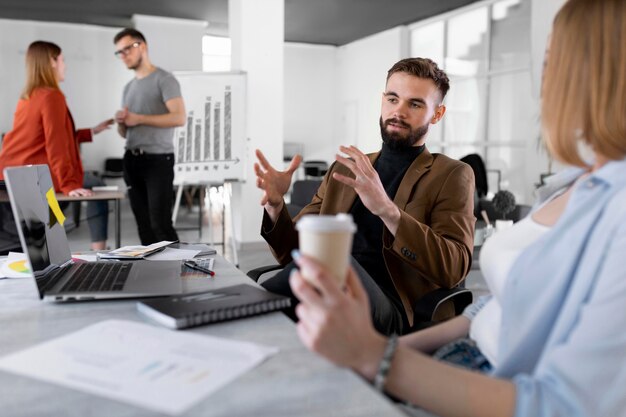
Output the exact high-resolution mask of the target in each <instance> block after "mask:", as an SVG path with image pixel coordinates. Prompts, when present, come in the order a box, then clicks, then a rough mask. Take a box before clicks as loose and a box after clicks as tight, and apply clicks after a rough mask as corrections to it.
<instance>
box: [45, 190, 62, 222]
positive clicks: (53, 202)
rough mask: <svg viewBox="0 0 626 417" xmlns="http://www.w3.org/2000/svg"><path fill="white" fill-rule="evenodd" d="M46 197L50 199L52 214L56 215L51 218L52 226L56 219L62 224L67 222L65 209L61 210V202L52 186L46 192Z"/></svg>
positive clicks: (49, 204)
mask: <svg viewBox="0 0 626 417" xmlns="http://www.w3.org/2000/svg"><path fill="white" fill-rule="evenodd" d="M46 199H47V200H48V206H50V211H51V214H53V215H54V219H50V227H52V226H53V225H54V223H55V222H54V221H53V220H56V221H57V222H59V223H61V226H63V224H64V223H65V215H64V214H63V211H61V207H59V202H58V201H57V197H56V195H55V194H54V188H50V189H49V190H48V192H47V193H46Z"/></svg>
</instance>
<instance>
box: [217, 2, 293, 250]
mask: <svg viewBox="0 0 626 417" xmlns="http://www.w3.org/2000/svg"><path fill="white" fill-rule="evenodd" d="M284 9H285V2H284V0H264V1H262V2H260V1H258V0H229V2H228V11H229V22H228V26H229V30H230V38H231V42H232V69H233V70H234V71H239V70H241V71H245V72H246V74H247V75H246V77H247V82H248V85H247V91H246V94H247V104H248V105H247V109H246V113H247V114H246V129H247V131H248V138H249V142H248V144H249V147H248V152H247V158H245V159H244V161H246V163H247V167H248V175H247V181H246V182H245V183H236V184H235V186H234V187H233V202H232V206H233V209H234V211H235V212H234V227H235V235H236V238H237V240H238V241H239V242H259V241H261V240H262V239H261V236H260V234H259V233H260V230H261V216H262V213H263V211H262V208H261V206H260V204H259V202H260V199H261V192H260V190H259V189H257V187H256V182H255V176H254V172H253V171H252V169H251V168H252V164H253V163H254V161H255V157H254V150H255V149H256V148H258V149H262V150H263V152H264V154H265V156H266V157H267V159H268V160H269V161H270V163H271V164H273V165H274V166H281V165H282V160H283V146H282V145H283V141H284V135H283V126H284V124H283V120H284V119H283V109H284V107H283V97H284V96H283V91H284V90H283V88H284V49H285V48H284V31H285V24H284V16H285V10H284ZM261 16H262V18H260V17H261Z"/></svg>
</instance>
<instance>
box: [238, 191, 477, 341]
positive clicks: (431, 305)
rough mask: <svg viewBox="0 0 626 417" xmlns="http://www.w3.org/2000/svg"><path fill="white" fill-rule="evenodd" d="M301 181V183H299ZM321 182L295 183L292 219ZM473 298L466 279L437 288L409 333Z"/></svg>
mask: <svg viewBox="0 0 626 417" xmlns="http://www.w3.org/2000/svg"><path fill="white" fill-rule="evenodd" d="M298 183H300V184H299V185H298V186H296V184H298ZM319 184H321V180H304V181H296V182H295V183H294V188H293V194H292V203H293V202H295V203H296V204H293V205H291V208H290V205H289V204H288V205H287V210H288V211H289V215H290V216H291V217H292V218H293V217H295V216H296V215H297V214H298V213H299V212H300V210H301V209H302V208H303V207H304V206H305V205H306V204H308V203H309V202H310V201H311V199H312V198H313V196H314V195H315V193H316V192H317V189H318V188H319ZM294 200H295V201H294ZM298 204H302V206H301V207H300V206H299V205H298ZM281 269H283V266H282V265H278V264H274V265H266V266H261V267H258V268H254V269H252V270H250V271H248V273H247V275H248V276H249V277H250V278H251V279H252V280H254V281H255V282H259V280H261V279H263V280H266V279H269V278H271V277H272V276H274V275H275V274H276V273H277V272H278V271H280V270H281ZM472 301H473V296H472V292H471V291H470V290H468V289H466V288H465V283H464V282H461V283H460V284H459V285H458V286H457V287H455V288H450V289H446V288H439V289H436V290H433V291H431V292H429V293H427V294H426V295H424V296H423V297H422V298H421V299H419V300H417V301H416V302H415V304H414V305H413V327H412V328H411V329H409V332H413V331H416V330H419V329H422V328H425V327H428V326H430V325H432V324H435V323H437V322H438V321H441V315H440V312H442V311H447V310H449V309H450V308H453V309H454V315H455V316H458V315H459V314H461V313H462V312H463V310H464V309H465V307H467V306H468V305H470V304H471V303H472ZM450 303H452V306H450ZM445 318H446V319H447V318H449V317H445Z"/></svg>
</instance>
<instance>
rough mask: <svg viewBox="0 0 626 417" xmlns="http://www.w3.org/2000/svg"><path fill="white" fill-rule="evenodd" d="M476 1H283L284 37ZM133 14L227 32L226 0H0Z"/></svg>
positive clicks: (3, 5) (337, 34) (77, 15)
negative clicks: (201, 24)
mask: <svg viewBox="0 0 626 417" xmlns="http://www.w3.org/2000/svg"><path fill="white" fill-rule="evenodd" d="M257 1H263V0H257ZM476 1H477V0H285V40H286V41H289V42H304V43H315V44H330V45H344V44H346V43H349V42H352V41H354V40H357V39H361V38H363V37H366V36H368V35H372V34H374V33H377V32H381V31H383V30H385V29H389V28H392V27H394V26H398V25H402V24H407V23H412V22H415V21H418V20H421V19H425V18H428V17H430V16H434V15H437V14H440V13H444V12H447V11H449V10H453V9H455V8H458V7H461V6H464V5H467V4H470V3H474V2H476ZM133 14H145V15H153V16H166V17H176V18H183V19H197V20H206V21H207V22H209V26H208V29H207V33H210V34H214V35H221V36H228V0H0V18H7V19H25V20H44V21H54V22H71V23H87V24H94V25H102V26H115V27H124V26H131V16H132V15H133Z"/></svg>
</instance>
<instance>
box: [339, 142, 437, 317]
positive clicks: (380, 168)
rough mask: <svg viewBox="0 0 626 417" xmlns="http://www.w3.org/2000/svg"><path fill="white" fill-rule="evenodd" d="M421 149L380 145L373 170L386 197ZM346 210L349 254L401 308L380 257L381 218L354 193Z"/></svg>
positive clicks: (392, 191)
mask: <svg viewBox="0 0 626 417" xmlns="http://www.w3.org/2000/svg"><path fill="white" fill-rule="evenodd" d="M424 148H425V145H422V146H418V147H412V148H410V149H391V148H389V146H387V145H386V144H383V148H382V150H381V152H380V155H379V157H378V159H377V160H376V162H375V163H374V169H375V170H376V172H377V173H378V176H379V177H380V182H381V183H382V185H383V187H385V191H386V192H387V195H388V196H389V198H390V199H392V200H393V199H394V197H395V195H396V192H397V191H398V187H399V186H400V182H401V181H402V178H404V174H405V173H406V171H407V169H408V168H409V166H410V165H411V164H412V163H413V161H414V160H415V158H417V157H418V156H419V155H420V154H421V153H422V152H423V151H424ZM350 213H351V214H352V217H353V218H354V222H355V223H356V225H357V231H356V233H355V235H354V243H353V245H352V256H354V258H355V259H356V260H357V262H359V264H361V266H362V267H363V268H364V269H365V270H366V271H367V273H368V274H370V276H371V277H372V278H373V279H374V280H375V281H376V283H377V284H378V286H379V287H380V288H381V289H382V290H383V292H384V293H385V294H386V295H387V297H389V298H390V299H392V300H393V301H394V302H395V303H396V305H397V306H398V307H399V308H400V309H402V303H401V301H400V296H399V295H398V293H397V291H396V289H395V288H394V286H393V283H392V282H391V279H390V277H389V272H388V271H387V268H386V267H385V261H384V259H383V227H384V224H383V221H382V220H381V219H380V217H378V216H375V215H373V214H372V213H371V212H370V211H369V210H368V209H367V208H365V206H364V205H363V203H362V202H361V199H360V198H359V197H358V196H357V199H356V201H355V202H354V205H353V206H352V209H351V210H350Z"/></svg>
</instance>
